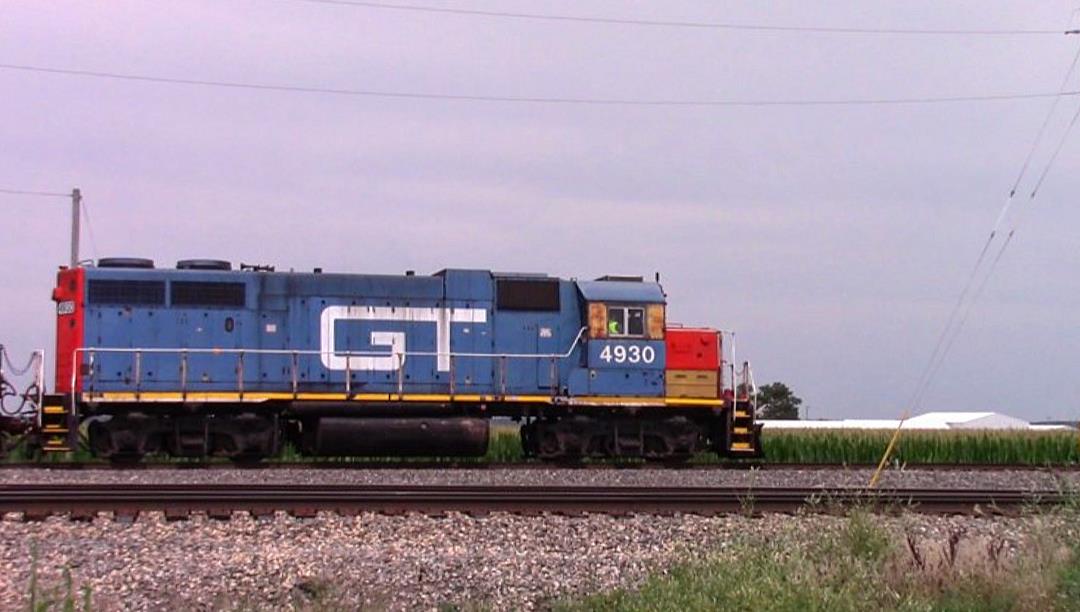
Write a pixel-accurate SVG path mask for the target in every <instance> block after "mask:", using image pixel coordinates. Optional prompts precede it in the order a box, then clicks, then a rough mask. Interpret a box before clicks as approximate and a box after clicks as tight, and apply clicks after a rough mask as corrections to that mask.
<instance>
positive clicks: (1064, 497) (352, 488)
mask: <svg viewBox="0 0 1080 612" xmlns="http://www.w3.org/2000/svg"><path fill="white" fill-rule="evenodd" d="M1070 499H1072V498H1071V497H1070V495H1069V494H1067V493H1064V492H1061V491H1050V490H1040V491H1025V490H1019V489H1012V490H997V489H995V490H990V489H963V490H954V489H880V490H868V489H862V488H818V487H798V488H748V487H636V486H635V487H588V486H579V487H566V486H413V485H408V486H398V485H281V484H273V485H271V484H257V485H240V486H237V485H221V484H212V485H191V484H173V485H124V484H120V485H117V484H94V485H86V484H3V485H0V512H4V513H9V512H14V513H22V515H23V518H26V519H38V518H44V517H46V516H50V515H67V516H70V517H72V518H75V519H86V518H93V517H95V516H97V515H98V513H101V512H111V513H113V514H114V515H115V516H118V517H134V516H137V515H138V514H139V513H140V512H149V511H158V512H164V513H165V515H166V517H167V518H185V517H187V516H189V515H191V514H193V513H205V514H208V515H209V516H211V517H218V518H228V517H231V516H232V514H233V513H234V512H248V513H251V514H252V515H256V516H263V515H268V514H272V513H274V512H280V511H284V512H288V513H291V514H293V515H296V516H314V515H315V514H317V513H318V512H320V511H326V512H337V513H339V514H344V515H355V514H358V513H361V512H378V513H389V514H397V513H406V512H418V513H424V514H443V513H447V512H463V513H469V514H486V513H490V512H512V513H524V514H539V513H560V514H584V513H604V514H617V515H621V514H679V513H687V514H704V515H715V514H726V513H755V514H756V513H762V512H794V511H796V510H799V509H802V508H808V509H810V510H816V511H822V512H824V511H831V510H835V509H838V508H845V507H851V506H860V507H867V508H870V509H873V510H884V511H890V510H895V511H899V510H911V511H916V512H923V513H945V514H971V513H979V514H1011V513H1016V512H1019V511H1020V510H1022V509H1024V508H1030V507H1037V506H1047V505H1058V504H1064V503H1067V502H1069V501H1070Z"/></svg>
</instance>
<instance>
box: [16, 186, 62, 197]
mask: <svg viewBox="0 0 1080 612" xmlns="http://www.w3.org/2000/svg"><path fill="white" fill-rule="evenodd" d="M0 193H6V194H8V195H24V196H38V197H42V198H70V197H71V194H70V193H59V192H55V191H32V190H29V189H3V188H0Z"/></svg>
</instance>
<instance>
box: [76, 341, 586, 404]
mask: <svg viewBox="0 0 1080 612" xmlns="http://www.w3.org/2000/svg"><path fill="white" fill-rule="evenodd" d="M587 329H588V328H587V327H582V328H581V329H579V330H578V333H577V335H576V336H575V337H574V341H573V342H571V343H570V347H569V348H567V349H566V351H565V352H562V353H466V352H460V353H458V352H453V351H450V352H446V351H394V352H392V353H386V352H380V351H322V350H315V349H247V348H162V347H132V348H123V347H88V346H81V347H77V348H75V349H74V351H72V364H73V367H72V369H71V394H72V399H73V400H74V396H75V394H76V389H75V387H76V383H77V381H78V371H79V368H78V364H79V354H80V353H83V354H88V355H89V357H90V361H89V366H90V367H89V374H88V376H90V377H93V375H94V360H95V359H94V357H95V354H96V353H120V354H125V353H129V354H134V355H135V364H134V374H135V377H134V378H135V380H134V381H133V382H134V384H135V396H136V399H138V397H139V394H140V391H141V382H142V381H141V374H142V357H143V354H155V355H157V354H179V355H180V358H181V361H180V390H181V391H180V392H181V396H182V397H185V398H186V396H187V377H188V371H187V370H188V356H189V355H237V356H238V357H237V375H238V376H239V377H240V378H241V379H242V377H243V358H244V357H243V356H244V355H245V354H252V355H276V356H286V357H291V359H292V368H291V370H292V372H291V374H292V391H293V395H296V394H297V392H298V387H299V380H298V377H297V371H298V369H299V357H300V356H308V357H315V356H317V357H323V356H325V355H336V356H339V357H345V392H346V393H347V394H350V393H351V392H352V369H351V363H350V362H351V359H350V358H351V357H386V356H387V355H388V354H389V355H392V356H393V357H394V358H395V360H396V361H397V368H396V369H397V373H398V374H397V387H398V396H399V397H400V396H402V395H403V394H404V383H405V381H404V371H405V368H404V361H405V358H406V357H410V356H413V357H444V356H445V357H449V358H450V364H451V372H453V364H454V359H455V358H459V359H460V358H468V359H482V358H495V359H499V364H500V367H499V379H500V380H499V383H500V389H501V391H502V393H503V395H505V394H506V360H508V359H538V360H539V359H550V360H552V367H551V372H552V377H553V379H554V378H555V377H556V375H557V371H558V369H557V367H556V366H555V362H556V361H557V360H560V359H568V358H570V356H571V355H573V353H574V349H576V348H577V347H578V345H579V344H580V343H581V340H582V337H583V336H584V335H585V331H586V330H587ZM239 384H240V385H241V386H240V387H239V389H240V393H241V396H242V394H243V382H242V381H241V382H240V383H239ZM453 385H454V383H453V376H451V383H450V386H451V395H453ZM555 387H556V384H555V382H554V380H553V382H552V388H553V391H554V390H555Z"/></svg>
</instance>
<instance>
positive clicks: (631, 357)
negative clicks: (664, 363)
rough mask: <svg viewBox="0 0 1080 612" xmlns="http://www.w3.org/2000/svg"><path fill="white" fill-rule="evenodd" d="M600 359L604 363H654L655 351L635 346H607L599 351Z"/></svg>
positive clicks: (651, 348)
mask: <svg viewBox="0 0 1080 612" xmlns="http://www.w3.org/2000/svg"><path fill="white" fill-rule="evenodd" d="M600 359H601V360H602V361H604V362H606V363H652V362H654V361H656V349H654V348H653V347H651V346H644V347H642V346H638V345H636V344H631V345H626V344H608V345H605V346H604V349H603V350H602V351H600Z"/></svg>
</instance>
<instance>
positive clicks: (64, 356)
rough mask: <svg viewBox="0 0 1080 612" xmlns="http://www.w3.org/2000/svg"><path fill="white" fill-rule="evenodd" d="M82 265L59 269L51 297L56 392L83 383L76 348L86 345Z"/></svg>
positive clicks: (76, 387)
mask: <svg viewBox="0 0 1080 612" xmlns="http://www.w3.org/2000/svg"><path fill="white" fill-rule="evenodd" d="M85 286H86V283H85V280H84V272H83V269H82V268H66V267H65V268H60V272H58V273H57V275H56V287H55V288H54V289H53V292H52V299H53V301H54V302H56V382H55V383H54V385H53V389H55V390H56V391H55V392H56V393H71V392H73V391H78V390H79V389H80V386H81V381H80V380H79V374H80V373H79V372H77V371H76V370H75V363H76V359H75V351H76V349H79V348H81V347H82V346H83V306H84V303H83V287H85Z"/></svg>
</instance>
